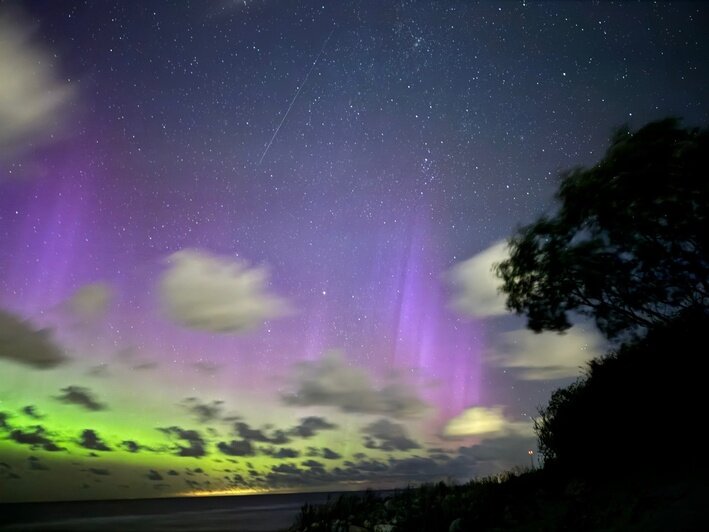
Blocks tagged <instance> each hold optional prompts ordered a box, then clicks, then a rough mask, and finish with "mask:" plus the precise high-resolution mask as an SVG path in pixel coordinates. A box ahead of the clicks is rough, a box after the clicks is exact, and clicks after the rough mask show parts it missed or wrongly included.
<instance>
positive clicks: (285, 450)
mask: <svg viewBox="0 0 709 532" xmlns="http://www.w3.org/2000/svg"><path fill="white" fill-rule="evenodd" d="M261 451H262V452H263V454H265V455H267V456H271V457H273V458H278V459H280V460H283V459H285V458H298V457H299V456H300V451H298V450H296V449H291V448H290V447H281V448H280V449H278V450H277V451H276V450H275V449H261Z"/></svg>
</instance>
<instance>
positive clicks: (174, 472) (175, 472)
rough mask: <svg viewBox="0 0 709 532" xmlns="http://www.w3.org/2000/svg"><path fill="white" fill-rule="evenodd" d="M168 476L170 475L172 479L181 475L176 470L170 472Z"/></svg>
mask: <svg viewBox="0 0 709 532" xmlns="http://www.w3.org/2000/svg"><path fill="white" fill-rule="evenodd" d="M167 474H168V475H170V476H171V477H177V476H179V475H180V474H179V473H178V472H177V471H175V470H174V469H170V471H168V472H167Z"/></svg>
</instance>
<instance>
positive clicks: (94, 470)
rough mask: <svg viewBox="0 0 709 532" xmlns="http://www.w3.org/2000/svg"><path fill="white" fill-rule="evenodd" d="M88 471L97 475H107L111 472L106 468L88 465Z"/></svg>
mask: <svg viewBox="0 0 709 532" xmlns="http://www.w3.org/2000/svg"><path fill="white" fill-rule="evenodd" d="M88 471H89V473H93V474H94V475H99V476H108V475H110V474H111V472H110V471H109V470H108V469H104V468H99V467H90V468H89V469H88Z"/></svg>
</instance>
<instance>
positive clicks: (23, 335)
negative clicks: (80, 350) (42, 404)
mask: <svg viewBox="0 0 709 532" xmlns="http://www.w3.org/2000/svg"><path fill="white" fill-rule="evenodd" d="M0 79H2V78H0ZM0 90H1V89H0ZM0 359H6V360H12V361H13V362H19V363H21V364H25V365H27V366H31V367H33V368H37V369H48V368H53V367H55V366H58V365H59V364H63V363H65V362H67V360H68V358H67V357H66V355H65V354H64V353H63V351H62V350H61V349H60V348H59V347H58V346H57V345H56V344H55V343H54V342H53V341H52V339H51V336H50V333H49V330H47V329H39V330H37V329H35V328H34V327H33V326H32V325H31V324H30V323H28V322H26V321H23V320H22V319H20V318H19V317H17V316H15V315H14V314H11V313H9V312H6V311H4V310H0Z"/></svg>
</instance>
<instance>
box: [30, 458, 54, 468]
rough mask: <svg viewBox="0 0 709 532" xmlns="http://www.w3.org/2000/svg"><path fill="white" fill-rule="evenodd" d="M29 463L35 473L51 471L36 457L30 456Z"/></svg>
mask: <svg viewBox="0 0 709 532" xmlns="http://www.w3.org/2000/svg"><path fill="white" fill-rule="evenodd" d="M27 462H28V464H29V468H30V469H34V470H35V471H49V467H48V466H47V465H46V464H44V463H43V462H42V461H41V460H40V459H39V458H37V457H36V456H29V457H28V458H27Z"/></svg>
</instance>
